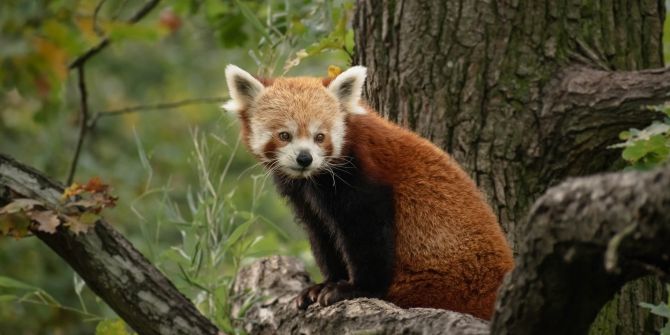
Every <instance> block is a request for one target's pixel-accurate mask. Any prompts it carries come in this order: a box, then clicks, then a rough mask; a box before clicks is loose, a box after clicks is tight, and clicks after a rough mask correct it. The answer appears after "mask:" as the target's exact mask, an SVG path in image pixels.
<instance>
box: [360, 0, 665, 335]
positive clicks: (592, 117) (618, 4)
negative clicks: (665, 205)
mask: <svg viewBox="0 0 670 335" xmlns="http://www.w3.org/2000/svg"><path fill="white" fill-rule="evenodd" d="M664 18H665V8H664V4H663V2H662V1H636V0H615V1H609V2H597V1H596V2H572V3H569V2H556V1H521V2H514V1H465V2H464V1H440V0H433V1H389V2H386V1H384V2H382V1H359V2H358V8H357V12H356V17H355V19H354V30H355V32H356V57H355V62H356V63H358V64H361V65H364V66H367V67H368V73H370V76H369V79H368V86H367V97H368V101H370V103H371V104H372V106H373V107H375V108H376V109H377V110H378V111H379V112H380V113H382V114H383V115H384V116H386V117H388V118H389V119H391V120H393V121H395V122H397V123H399V124H402V125H404V126H406V127H409V128H411V129H414V130H416V131H417V132H419V133H420V134H422V135H423V136H425V137H427V138H429V139H431V140H432V141H433V142H435V143H436V144H438V145H439V146H441V147H442V148H444V149H445V150H446V151H447V152H449V153H450V154H451V155H452V156H453V157H454V158H456V160H457V161H458V162H459V163H461V164H462V165H463V166H464V167H465V169H466V170H467V171H469V173H470V175H471V176H472V177H473V178H474V179H475V181H476V182H477V184H478V185H479V186H480V188H481V189H482V190H483V191H484V192H485V193H486V195H487V196H488V199H489V201H490V203H491V204H492V205H493V208H494V210H495V212H496V214H497V215H498V218H499V220H500V222H501V224H502V226H503V228H504V230H505V231H506V233H507V236H508V239H509V241H510V242H511V243H512V244H513V245H514V249H515V250H516V251H518V250H519V248H520V246H519V245H518V243H519V241H520V240H521V235H522V234H523V232H524V231H523V230H522V229H521V228H522V227H524V225H525V224H524V222H525V220H526V215H527V214H528V211H529V208H530V206H531V205H532V204H533V202H534V201H535V199H537V198H538V197H539V196H540V195H541V194H543V193H544V192H545V191H546V190H547V189H548V187H550V186H552V185H555V184H557V183H558V182H560V181H563V180H565V179H566V178H568V177H573V176H583V175H589V174H593V173H597V172H602V171H607V170H611V169H612V167H613V165H614V164H615V162H616V160H617V155H618V152H617V151H614V150H608V149H607V147H608V146H609V145H611V144H613V143H615V142H616V141H617V140H618V134H619V133H620V132H621V131H623V130H628V129H629V128H634V127H636V128H639V127H641V126H644V125H646V124H649V123H651V122H652V120H654V119H656V118H658V117H659V116H658V113H654V112H652V111H649V110H648V109H645V108H644V106H646V105H653V104H658V103H662V102H664V101H668V100H670V69H668V68H665V69H663V68H662V67H663V55H662V52H663V50H662V27H663V20H664ZM653 68H656V69H655V70H644V69H653ZM647 282H649V280H647ZM660 287H661V285H658V284H657V282H655V281H651V283H649V284H647V285H644V286H642V285H641V284H639V285H635V284H634V285H633V286H630V287H628V289H627V290H624V291H623V292H622V296H621V297H620V298H619V299H620V303H619V304H618V305H619V306H616V303H615V305H614V306H610V308H611V309H612V310H616V312H615V313H619V314H618V315H617V316H616V317H610V318H609V319H608V320H606V322H609V323H612V322H617V323H619V324H626V323H628V322H627V321H626V320H630V319H631V318H635V319H644V315H646V312H645V311H644V310H641V309H640V308H639V307H638V306H637V302H638V299H636V297H639V296H643V297H644V298H645V299H650V300H660V299H661V291H660ZM615 306H616V307H615ZM643 314H644V315H643ZM628 326H629V327H630V328H629V329H627V330H626V331H625V333H631V334H638V333H642V332H643V331H642V328H641V327H643V326H647V327H648V326H650V325H649V323H648V322H647V323H646V324H645V322H640V323H639V324H630V325H628ZM610 328H615V327H610Z"/></svg>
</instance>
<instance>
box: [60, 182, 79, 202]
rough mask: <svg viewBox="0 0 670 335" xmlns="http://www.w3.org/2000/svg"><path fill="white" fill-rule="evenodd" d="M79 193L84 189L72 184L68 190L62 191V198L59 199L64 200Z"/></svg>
mask: <svg viewBox="0 0 670 335" xmlns="http://www.w3.org/2000/svg"><path fill="white" fill-rule="evenodd" d="M81 192H84V188H83V187H82V186H81V185H79V184H77V183H72V185H70V186H69V187H68V188H66V189H65V191H63V196H62V197H61V198H62V199H63V200H65V199H68V198H70V197H73V196H75V195H77V194H79V193H81Z"/></svg>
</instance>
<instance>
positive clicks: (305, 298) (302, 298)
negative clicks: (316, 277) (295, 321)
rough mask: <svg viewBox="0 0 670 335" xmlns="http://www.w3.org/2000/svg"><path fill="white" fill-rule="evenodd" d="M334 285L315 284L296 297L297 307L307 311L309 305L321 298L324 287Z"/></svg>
mask: <svg viewBox="0 0 670 335" xmlns="http://www.w3.org/2000/svg"><path fill="white" fill-rule="evenodd" d="M329 284H332V283H321V284H315V285H312V286H309V287H307V288H306V289H304V290H302V291H301V292H300V294H298V296H297V297H295V306H296V308H298V309H307V307H309V305H311V304H313V303H315V302H316V301H317V299H318V298H319V293H321V290H323V288H324V287H326V286H327V285H329Z"/></svg>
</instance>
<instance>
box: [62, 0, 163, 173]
mask: <svg viewBox="0 0 670 335" xmlns="http://www.w3.org/2000/svg"><path fill="white" fill-rule="evenodd" d="M159 2H160V0H151V1H149V2H147V3H146V4H145V5H144V6H142V7H141V8H140V9H139V10H138V11H137V12H136V13H135V14H134V15H133V16H132V17H131V18H130V19H129V20H128V23H129V24H134V23H136V22H138V21H140V20H141V19H142V18H144V17H145V16H147V14H149V13H150V12H151V11H152V10H153V9H154V8H156V6H158V3H159ZM103 3H104V1H101V2H100V3H99V4H98V6H96V9H95V13H94V15H95V16H96V17H97V13H98V12H99V11H100V7H102V5H103ZM110 43H111V40H110V38H109V37H105V38H103V39H102V40H101V41H100V42H99V43H98V44H97V45H95V46H94V47H92V48H90V49H88V50H87V51H86V52H84V53H83V54H82V55H80V56H79V57H77V58H76V59H75V60H74V61H73V62H72V63H70V65H69V66H68V68H69V69H70V70H74V69H77V77H78V86H77V87H78V89H79V97H80V117H79V137H78V138H77V146H76V148H75V152H74V157H73V158H72V163H70V172H69V173H68V176H67V184H72V180H73V179H74V175H75V173H76V171H77V165H78V163H79V155H80V154H81V148H82V146H83V145H84V141H85V139H86V134H87V129H88V117H89V112H88V109H89V108H88V92H87V91H88V90H87V87H86V78H85V72H84V67H85V66H86V62H87V61H88V60H89V59H91V58H92V57H93V56H95V55H97V54H98V53H99V52H100V51H102V50H103V49H105V48H106V47H107V46H109V44H110Z"/></svg>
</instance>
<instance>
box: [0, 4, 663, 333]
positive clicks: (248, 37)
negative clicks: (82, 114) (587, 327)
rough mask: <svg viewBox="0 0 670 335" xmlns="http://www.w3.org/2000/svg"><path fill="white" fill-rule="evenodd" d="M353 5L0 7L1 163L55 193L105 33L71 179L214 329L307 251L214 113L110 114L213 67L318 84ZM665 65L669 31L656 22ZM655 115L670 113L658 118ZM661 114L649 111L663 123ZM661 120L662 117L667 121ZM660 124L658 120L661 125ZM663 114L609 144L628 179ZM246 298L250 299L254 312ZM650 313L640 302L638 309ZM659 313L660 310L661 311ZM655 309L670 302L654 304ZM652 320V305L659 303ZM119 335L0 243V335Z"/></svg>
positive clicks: (25, 243)
mask: <svg viewBox="0 0 670 335" xmlns="http://www.w3.org/2000/svg"><path fill="white" fill-rule="evenodd" d="M352 2H353V1H352V0H299V1H279V0H277V1H275V0H267V1H251V0H236V1H222V0H165V1H162V2H161V3H160V5H159V6H158V7H157V8H156V9H154V10H153V11H152V12H151V13H150V14H149V15H148V16H147V17H146V18H144V19H143V20H141V21H140V22H139V23H138V24H135V25H130V24H127V23H125V21H126V20H127V19H128V18H129V17H130V16H131V15H132V14H133V13H135V12H136V11H137V10H138V8H140V7H141V6H142V5H143V4H144V3H146V2H145V1H139V0H135V1H128V0H30V1H25V0H5V1H2V2H0V152H2V153H5V154H9V155H11V156H13V157H15V158H16V159H18V160H19V161H21V162H24V163H26V164H29V165H32V166H34V167H36V168H38V169H40V170H42V171H45V172H46V173H47V174H48V175H50V176H52V177H53V178H55V179H57V180H60V181H64V180H65V179H66V176H67V172H68V168H69V164H70V161H71V159H72V156H73V154H74V148H75V143H76V141H77V134H78V118H79V106H80V105H79V96H78V91H77V86H76V84H77V78H76V72H75V71H70V70H68V68H67V66H68V64H69V62H71V61H72V60H73V59H75V58H76V57H77V56H78V55H80V54H82V53H83V52H85V51H86V50H88V49H89V48H91V47H92V46H94V45H96V44H97V43H99V41H100V40H101V39H102V38H103V37H105V36H108V37H109V38H110V39H111V40H112V44H111V46H110V47H108V48H107V49H106V50H104V51H103V52H101V53H100V54H99V55H97V56H95V57H93V58H92V59H91V60H90V61H89V62H88V63H87V65H86V78H87V82H88V89H89V101H90V107H91V112H92V113H93V115H98V113H100V114H99V115H101V117H100V118H99V119H98V121H97V122H96V125H95V127H94V128H92V130H91V131H90V134H89V136H88V137H87V140H86V142H85V144H84V147H83V151H82V156H81V159H80V162H79V167H78V173H77V176H76V179H75V180H76V181H79V182H85V181H86V180H88V179H89V178H90V177H93V176H99V177H101V178H102V179H103V180H104V181H105V182H107V183H109V184H111V185H112V186H113V188H114V191H113V192H114V193H115V194H116V195H118V196H119V197H120V201H119V205H118V207H117V208H115V209H113V210H111V211H107V213H105V216H106V218H107V219H108V221H110V222H111V223H112V224H114V225H115V226H116V227H117V228H118V229H119V230H121V231H122V233H123V234H124V235H125V236H127V237H128V238H129V239H130V240H131V241H132V242H133V244H134V245H135V246H136V247H138V248H139V249H140V250H141V251H142V252H143V253H144V254H145V255H147V257H149V259H150V260H151V261H153V262H154V263H155V264H156V265H157V266H159V268H160V269H161V270H163V271H164V272H165V273H166V274H167V275H168V276H169V277H170V278H171V279H172V280H173V281H174V282H175V283H176V285H177V286H178V287H179V288H180V289H181V290H182V291H183V292H185V293H186V294H187V295H188V296H189V297H190V298H191V299H192V300H193V301H194V302H195V303H196V304H197V306H198V307H199V308H200V310H201V311H203V313H205V314H206V315H208V316H209V317H210V318H212V320H214V321H215V322H216V323H217V324H218V325H219V326H220V327H222V328H223V329H226V330H228V331H230V332H235V331H239V330H235V329H233V327H232V324H231V320H232V319H234V318H236V317H241V316H235V315H230V313H229V310H227V305H226V302H227V299H228V296H227V294H228V288H229V286H230V283H231V278H232V275H233V274H234V273H235V271H236V269H237V268H238V267H239V266H240V265H241V264H243V263H245V262H249V261H250V260H252V259H253V258H254V257H259V256H263V255H268V254H286V255H295V256H299V257H302V258H304V259H305V260H306V261H307V262H308V264H310V265H311V270H312V272H313V273H314V274H315V276H318V273H317V271H316V270H315V268H314V266H313V261H312V260H311V258H310V257H311V256H310V254H309V250H308V245H307V243H306V242H305V240H304V237H303V236H302V233H301V232H300V230H299V229H298V227H297V226H296V225H295V224H294V223H293V220H292V217H291V215H290V213H289V211H288V209H287V208H286V206H285V204H284V202H283V201H282V200H281V199H279V197H278V196H277V195H276V193H275V192H274V189H273V188H272V186H271V182H270V181H267V180H266V176H265V175H264V173H263V171H262V169H260V168H259V167H258V166H256V167H253V166H254V164H255V163H256V162H255V161H254V159H253V158H252V157H250V155H248V154H247V153H246V151H245V150H244V149H243V148H240V147H238V146H237V144H238V125H237V122H236V121H235V119H234V117H231V116H230V115H226V114H225V113H224V112H222V111H221V109H220V108H219V107H218V105H219V103H202V104H189V105H186V106H183V107H179V108H173V109H161V110H141V111H139V112H134V113H127V114H122V115H115V116H104V114H103V113H105V112H107V111H113V110H118V109H121V108H125V107H128V106H137V105H150V104H155V103H161V102H174V101H180V100H184V99H198V98H219V99H225V98H226V88H225V79H224V68H225V65H226V64H229V63H233V64H236V65H239V66H241V67H243V68H245V69H247V70H250V72H252V73H254V72H255V73H256V74H258V75H261V76H272V75H283V74H287V75H303V74H304V75H326V69H327V67H328V65H331V64H332V65H336V66H340V67H342V68H345V67H347V65H348V64H347V63H348V59H349V56H348V55H347V51H348V52H350V51H351V50H352V44H353V43H352V33H351V30H350V27H349V25H348V23H347V22H348V20H347V19H348V17H349V16H350V15H351V12H352V8H353V4H352ZM664 30H665V41H664V42H665V53H666V62H667V61H669V60H670V20H666V24H665V28H664ZM658 109H659V113H666V114H668V113H669V112H668V109H667V108H663V107H658ZM659 115H660V116H661V114H659ZM669 115H670V114H669ZM661 118H662V117H661ZM669 129H670V116H669V117H666V118H664V119H663V120H661V121H659V122H657V123H655V124H654V125H651V126H650V127H649V128H646V129H641V130H630V131H628V132H625V133H623V134H621V139H622V141H624V142H622V143H621V144H619V145H616V146H614V147H615V148H613V150H621V149H619V148H622V149H623V150H622V158H623V160H624V161H626V162H628V168H639V169H644V168H650V167H652V166H655V165H658V164H660V163H661V162H664V161H666V160H667V158H668V156H669V154H670V131H669ZM254 299H255V297H249V301H254ZM645 306H647V307H649V306H650V305H645ZM658 306H662V305H658ZM666 307H667V305H666ZM658 308H662V307H658ZM96 329H97V332H98V333H100V334H110V333H119V332H120V333H123V332H125V328H124V325H123V323H122V322H119V321H118V320H116V316H115V315H114V313H113V312H112V311H110V310H109V308H107V307H106V306H105V305H104V303H102V302H100V301H99V300H98V299H97V298H96V297H95V295H94V294H93V293H92V292H90V290H88V289H87V288H86V286H85V285H84V284H83V283H82V282H81V280H80V279H78V278H77V277H76V276H75V275H74V273H73V272H72V270H71V269H70V267H69V266H68V265H67V264H65V263H64V262H63V261H62V260H61V259H60V258H59V257H57V256H56V255H55V254H54V253H53V252H51V251H50V250H49V249H48V248H47V247H45V246H44V245H43V244H42V243H41V242H40V241H38V240H36V239H35V238H24V239H21V240H13V239H10V238H6V237H5V238H1V237H0V335H4V334H26V335H27V334H92V333H94V332H96Z"/></svg>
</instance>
